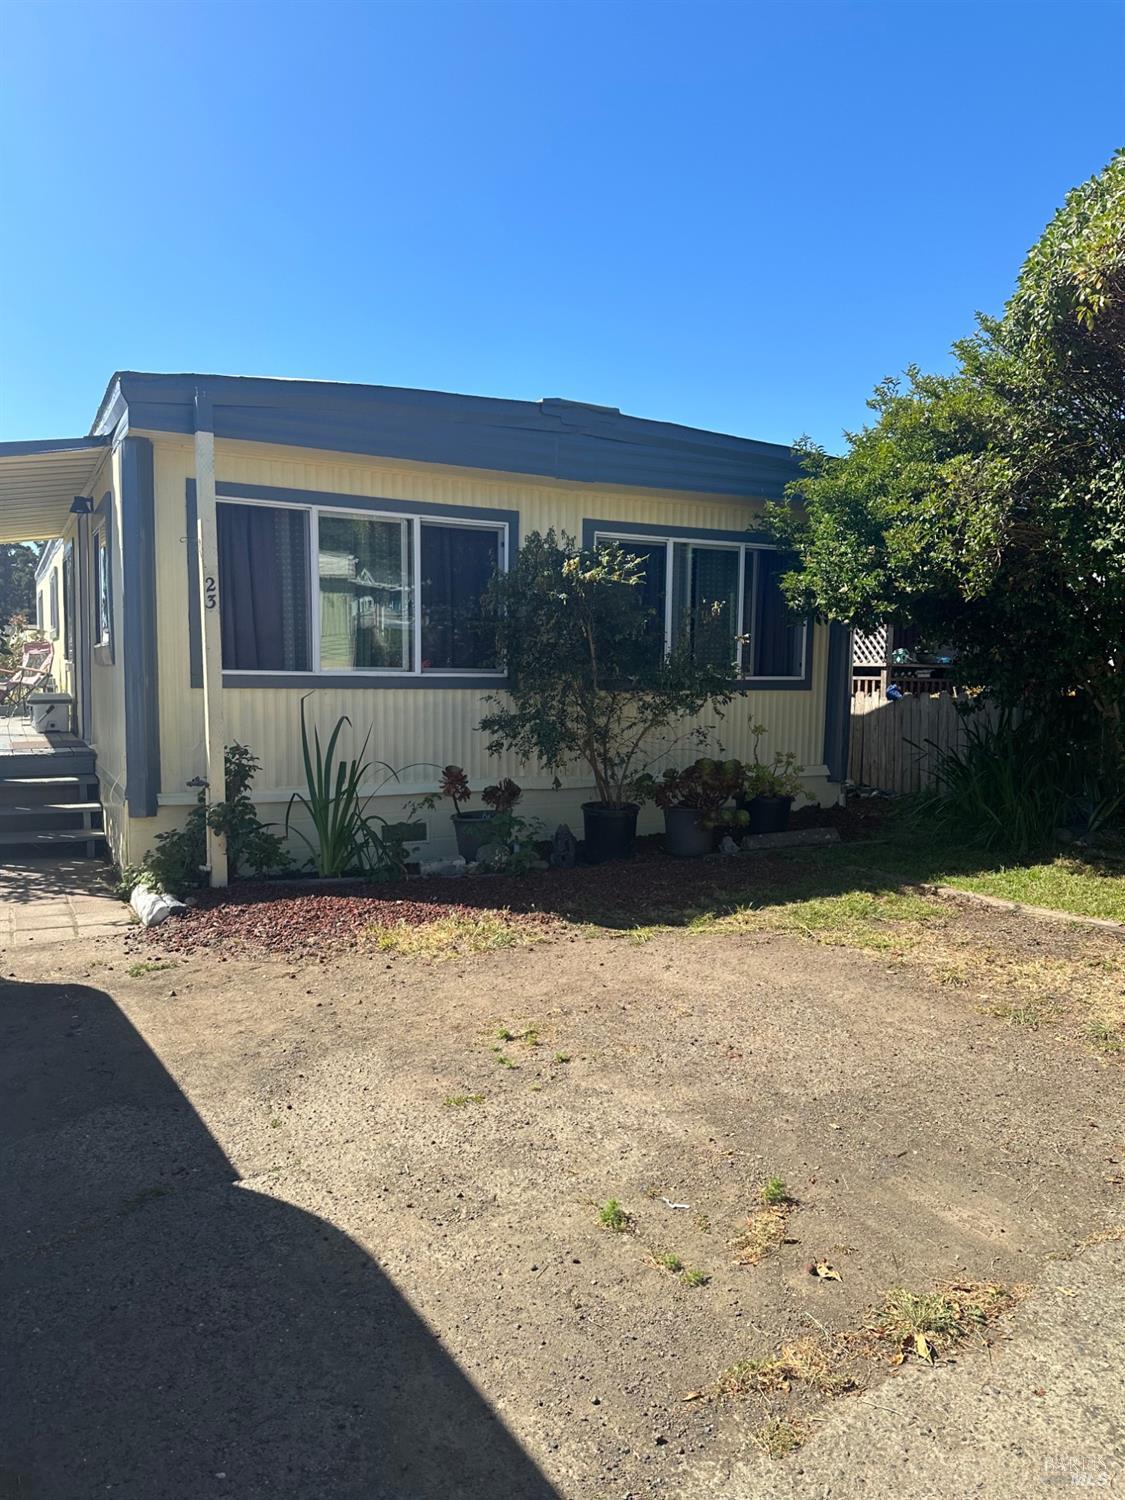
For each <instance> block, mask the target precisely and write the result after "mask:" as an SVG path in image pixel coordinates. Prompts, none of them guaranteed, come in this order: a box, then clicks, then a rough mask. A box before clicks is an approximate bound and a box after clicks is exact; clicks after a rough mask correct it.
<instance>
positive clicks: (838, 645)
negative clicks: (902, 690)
mask: <svg viewBox="0 0 1125 1500" xmlns="http://www.w3.org/2000/svg"><path fill="white" fill-rule="evenodd" d="M796 472H797V465H796V461H795V459H794V457H793V455H792V453H791V452H790V450H789V449H787V448H785V447H781V446H778V445H776V444H771V443H764V442H755V441H752V440H749V439H746V438H741V437H733V436H727V435H724V434H720V433H714V432H708V431H703V430H699V429H695V428H689V427H681V426H676V425H673V424H669V423H664V422H655V421H648V420H643V419H640V418H636V417H631V416H626V415H623V414H622V413H621V412H619V411H617V410H616V409H613V408H607V407H600V406H589V405H584V404H582V403H580V402H573V401H565V400H542V401H508V400H495V399H491V398H483V397H475V396H460V395H451V394H445V393H441V392H435V391H418V390H403V389H394V388H389V387H383V386H360V385H336V384H327V383H317V382H309V381H291V380H276V379H252V378H244V377H232V376H210V375H155V374H141V373H134V372H120V373H118V374H116V375H114V376H113V378H112V380H111V381H110V382H109V386H108V388H107V390H106V393H105V395H104V397H103V399H102V402H101V405H100V406H99V408H98V411H97V414H96V416H95V419H94V422H93V425H92V426H91V429H90V432H89V434H88V435H86V436H84V437H80V438H73V439H53V440H49V441H42V442H20V443H7V444H0V540H4V541H17V540H25V539H32V538H34V539H51V545H50V546H49V547H47V548H45V549H44V552H43V554H42V558H41V562H40V568H39V580H38V588H39V592H40V595H41V600H40V608H41V610H42V614H41V618H40V629H41V630H44V631H46V632H47V633H48V635H49V638H50V639H51V640H52V641H53V643H54V645H55V665H54V670H53V676H54V678H55V682H56V684H57V686H58V687H59V689H60V690H61V691H62V692H64V693H65V694H67V695H68V698H69V699H70V700H71V701H72V705H73V707H72V716H73V717H72V724H71V730H72V733H71V735H70V736H68V737H65V748H66V750H67V752H68V753H69V754H71V755H79V756H88V757H89V765H90V767H91V769H92V771H93V772H94V774H96V776H97V786H98V797H99V799H100V802H101V805H102V808H103V810H104V833H105V839H106V841H107V843H108V847H109V850H110V852H111V853H112V855H113V857H114V858H115V859H116V860H117V861H119V862H121V863H123V864H125V863H136V862H137V861H138V860H140V859H141V857H142V856H143V855H144V853H145V852H146V850H147V849H149V848H150V847H151V845H152V842H153V840H154V838H155V837H156V835H157V834H158V833H159V832H160V831H161V830H163V829H167V828H171V827H173V826H175V825H176V824H177V822H178V821H181V820H182V819H183V817H184V816H185V810H186V808H187V807H188V806H189V805H190V804H191V802H192V801H193V800H194V798H195V796H196V790H195V788H196V787H197V786H198V785H199V784H200V782H201V781H211V782H212V783H213V784H216V785H221V765H222V749H223V745H224V744H230V743H233V742H235V741H237V742H239V743H242V744H245V745H248V746H249V747H250V748H251V750H252V751H253V752H254V754H255V755H257V756H258V758H259V759H260V761H261V765H262V769H261V772H260V774H259V777H258V780H257V783H256V786H255V800H256V801H257V802H258V803H259V804H261V810H262V814H263V816H264V817H266V818H268V819H271V820H272V821H274V822H277V823H280V822H282V821H283V819H284V815H285V809H286V806H287V804H288V802H289V799H290V796H291V794H292V792H293V791H294V790H297V789H299V788H300V787H302V786H303V782H304V778H303V771H302V763H301V742H300V717H299V716H300V705H301V703H302V700H305V701H306V712H307V714H308V715H309V718H310V722H311V723H315V724H317V725H318V726H320V727H321V729H322V731H323V730H325V729H328V728H330V727H331V726H332V725H333V724H334V723H335V722H336V720H337V719H338V718H339V716H340V715H342V714H346V715H347V716H348V717H349V719H350V721H351V726H352V727H351V731H350V738H348V739H346V741H345V743H344V746H343V748H344V749H345V750H346V751H347V752H348V753H354V752H355V751H356V750H358V748H359V744H360V742H361V741H362V740H363V738H364V736H365V735H366V734H367V732H368V730H370V731H371V739H370V753H371V754H373V755H374V756H376V757H378V759H379V760H381V761H384V762H387V763H388V764H390V765H391V766H394V767H397V768H410V767H414V768H415V769H414V770H410V769H406V770H405V771H404V772H403V776H402V779H401V780H400V781H399V782H397V783H393V784H392V786H391V787H389V788H385V789H384V790H383V791H382V792H381V793H380V796H379V799H378V810H379V811H380V812H381V813H383V814H384V815H385V816H388V817H390V818H392V819H396V818H401V817H404V816H405V815H406V809H407V807H408V805H409V803H410V801H411V800H412V798H414V797H415V796H417V795H418V794H420V793H423V792H427V791H431V790H432V789H433V787H434V785H435V783H436V780H437V771H436V769H427V768H428V767H437V766H441V765H444V764H446V763H450V762H455V763H458V764H460V765H462V766H464V767H465V769H466V771H467V772H468V775H469V778H470V781H471V782H472V783H473V785H474V786H475V787H476V788H478V789H479V788H480V787H481V786H483V784H484V783H485V782H486V781H493V780H495V779H496V778H497V776H500V775H512V776H514V777H515V778H516V779H518V780H519V781H520V782H521V784H522V785H523V786H524V788H525V804H524V805H525V807H526V810H527V812H528V813H529V815H532V816H537V817H540V818H542V819H543V820H544V822H545V823H546V824H547V825H548V827H551V828H553V827H554V826H555V825H556V824H558V823H559V822H563V821H566V822H569V823H571V825H572V826H574V827H577V826H579V823H580V815H579V807H580V804H581V803H582V802H583V801H584V800H587V799H588V797H589V795H590V790H589V786H588V785H587V784H586V781H585V778H584V776H583V774H582V772H581V770H580V769H579V768H575V771H574V774H573V775H572V776H571V777H570V778H568V779H567V780H566V781H565V782H564V784H563V785H562V786H561V787H555V786H554V785H553V784H552V783H553V778H552V777H551V776H549V775H547V774H544V773H543V772H541V771H540V770H538V769H537V768H535V767H520V766H517V765H515V764H507V763H498V762H496V761H494V760H493V761H490V760H489V758H488V756H487V753H486V749H485V737H484V736H483V735H482V734H481V733H479V731H478V730H477V724H478V723H479V720H480V717H481V715H482V712H484V711H485V699H486V698H487V696H488V695H490V694H498V693H500V694H502V693H503V691H504V664H503V662H502V661H498V660H496V659H495V656H494V654H493V649H494V648H493V644H492V642H491V638H490V633H489V631H488V630H487V628H486V627H485V624H484V622H483V621H482V619H481V594H482V591H483V589H484V587H485V584H486V583H487V580H488V578H489V576H490V575H491V573H492V571H493V570H494V569H503V568H506V567H507V566H508V563H509V561H510V560H511V558H512V557H513V556H514V555H515V553H516V550H517V549H518V547H519V545H520V538H521V536H526V535H527V534H528V533H529V532H532V531H546V530H547V529H548V528H551V527H553V528H554V529H555V530H556V531H562V532H566V533H569V534H570V535H572V536H574V537H577V538H579V539H581V540H582V541H583V542H585V543H591V542H594V541H596V540H599V539H610V538H613V539H616V540H618V541H620V542H621V543H622V544H623V545H625V546H627V547H629V548H630V549H632V550H633V551H634V552H636V553H637V554H638V555H639V556H641V558H642V561H643V569H644V578H645V584H644V586H645V590H646V597H648V598H650V599H651V604H652V608H653V610H654V612H655V614H656V615H657V617H658V620H659V621H662V622H663V628H664V629H665V631H666V638H667V640H668V641H669V643H670V642H671V640H672V638H673V635H674V632H675V629H676V620H677V618H678V610H679V609H680V607H681V606H683V607H686V608H688V609H691V608H697V607H700V606H702V605H705V604H706V605H708V606H713V607H716V608H718V609H720V610H721V611H723V612H724V615H725V617H726V618H728V619H729V621H730V630H731V636H732V662H736V663H737V666H736V668H735V673H736V675H735V678H734V681H733V685H734V686H735V687H736V688H737V691H738V696H737V697H736V699H735V700H734V702H733V703H732V705H731V707H730V708H729V709H728V710H727V712H726V714H725V716H724V718H723V720H722V722H721V723H720V724H719V725H718V727H717V729H716V748H717V747H718V743H719V742H721V744H722V747H723V749H724V750H725V752H726V753H727V754H729V755H735V756H746V755H748V754H749V751H750V740H749V725H750V723H751V722H752V721H757V722H760V723H762V724H764V725H765V726H766V727H767V730H768V739H767V740H766V742H764V745H763V748H764V749H765V750H766V751H767V752H768V753H771V754H772V753H773V751H775V750H783V751H785V750H792V751H794V752H795V753H796V755H797V758H798V760H799V761H800V762H801V764H802V765H803V766H804V767H805V772H804V775H805V783H806V787H807V789H808V791H809V792H810V794H811V795H812V796H813V797H814V798H815V799H816V800H817V801H819V802H820V803H822V804H829V803H832V802H835V801H836V800H838V798H839V795H840V789H841V783H842V779H843V776H844V774H845V769H846V768H845V756H846V746H847V739H846V733H847V703H848V691H849V674H850V665H851V664H850V658H849V649H850V648H849V642H848V639H847V633H846V632H845V631H842V630H841V629H840V628H839V627H836V626H829V625H826V624H823V623H820V622H816V621H813V620H801V619H794V618H793V617H792V616H791V615H790V613H789V611H788V610H787V608H786V606H785V602H784V599H783V598H782V595H781V592H780V589H779V587H778V576H779V572H780V570H781V569H782V567H783V561H784V560H783V558H782V557H781V555H780V554H779V552H778V551H777V549H776V547H775V546H774V544H773V543H772V542H771V539H770V537H769V536H768V535H767V534H766V533H765V532H764V531H763V529H762V525H761V513H762V508H763V506H764V504H765V502H767V501H769V500H776V499H779V498H780V497H782V495H783V494H784V490H785V486H786V484H787V482H788V481H789V480H791V479H792V478H794V477H795V474H796ZM84 763H85V762H84ZM24 772H25V773H26V767H25V768H24ZM10 774H11V770H10V769H9V770H8V771H4V769H3V767H2V766H0V775H10ZM644 816H645V819H648V820H649V821H648V822H646V821H644V819H643V820H642V831H644V829H645V828H646V827H647V828H655V827H656V822H655V816H656V815H655V813H654V811H653V810H652V809H648V810H646V814H645V815H644ZM418 831H419V835H420V837H421V836H422V835H423V834H424V838H422V845H421V847H422V852H423V853H425V854H427V855H429V854H441V853H444V852H446V851H447V850H448V849H450V848H451V847H452V839H451V830H450V826H449V821H448V818H446V817H445V816H443V815H431V817H430V818H429V819H428V822H427V824H426V826H425V828H424V829H419V830H418ZM212 877H213V879H214V880H215V882H216V883H221V882H222V880H223V878H224V872H223V870H222V869H221V868H218V867H216V868H214V869H213V870H212Z"/></svg>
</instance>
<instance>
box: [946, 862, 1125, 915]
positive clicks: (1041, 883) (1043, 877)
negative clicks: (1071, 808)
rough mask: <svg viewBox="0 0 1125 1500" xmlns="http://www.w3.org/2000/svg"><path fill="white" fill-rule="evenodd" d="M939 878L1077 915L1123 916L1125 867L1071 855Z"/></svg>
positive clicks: (962, 887)
mask: <svg viewBox="0 0 1125 1500" xmlns="http://www.w3.org/2000/svg"><path fill="white" fill-rule="evenodd" d="M937 883H938V884H947V885H955V886H957V887H958V889H959V890H963V891H976V892H978V893H979V894H981V895H982V896H1000V897H1002V898H1003V899H1004V900H1005V901H1022V902H1025V903H1026V904H1027V905H1028V906H1046V907H1050V908H1051V910H1052V911H1065V912H1070V913H1071V914H1072V915H1074V916H1080V917H1108V918H1110V919H1111V920H1112V921H1115V922H1125V870H1123V869H1117V870H1114V869H1112V868H1111V867H1109V866H1106V865H1101V864H1094V863H1091V862H1089V861H1086V860H1082V859H1074V858H1073V857H1070V856H1060V857H1059V858H1058V859H1052V860H1048V861H1046V862H1044V863H1041V864H1033V865H1012V866H1002V867H1001V868H999V869H996V870H987V871H982V872H981V873H979V874H976V875H962V874H952V875H949V876H948V877H947V878H946V879H945V880H944V881H939V882H937Z"/></svg>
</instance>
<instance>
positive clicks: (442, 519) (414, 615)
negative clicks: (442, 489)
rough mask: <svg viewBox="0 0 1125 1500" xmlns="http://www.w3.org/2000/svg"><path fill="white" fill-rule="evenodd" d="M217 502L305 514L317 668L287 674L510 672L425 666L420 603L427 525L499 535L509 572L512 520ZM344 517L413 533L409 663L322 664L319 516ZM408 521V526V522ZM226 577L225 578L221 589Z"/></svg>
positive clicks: (245, 672) (258, 673) (246, 500)
mask: <svg viewBox="0 0 1125 1500" xmlns="http://www.w3.org/2000/svg"><path fill="white" fill-rule="evenodd" d="M216 503H217V504H218V505H220V506H222V505H260V506H264V507H265V508H266V509H267V510H295V511H300V512H301V513H302V514H303V515H304V516H305V517H306V521H305V545H306V550H307V553H308V556H307V559H306V562H307V566H308V590H309V659H310V661H313V662H315V663H316V666H314V667H311V668H309V669H308V670H306V671H301V670H294V671H286V672H285V673H284V675H285V676H287V677H300V678H308V679H309V681H310V682H313V681H315V680H316V679H317V678H318V677H341V676H345V675H346V676H348V677H354V678H357V679H363V678H368V677H381V678H388V677H389V678H394V679H395V680H396V681H400V680H402V679H403V678H411V679H413V678H417V679H418V680H419V681H420V682H425V681H427V680H428V679H430V678H433V677H465V678H469V679H472V678H478V677H489V678H495V679H496V680H497V681H499V680H501V679H502V678H503V677H504V675H505V673H504V668H503V667H430V668H428V669H427V670H425V671H423V669H422V629H421V617H420V605H421V597H422V550H421V543H422V527H423V526H424V525H427V524H428V525H432V526H466V527H469V528H470V529H472V530H475V531H491V532H495V533H497V534H498V535H499V537H500V554H499V562H500V571H501V572H502V573H506V572H507V571H508V561H509V539H508V529H509V528H508V522H507V521H492V520H487V519H482V520H480V521H478V520H476V519H475V518H473V517H469V516H444V515H441V514H440V513H439V512H433V513H426V512H423V511H409V510H377V509H374V508H372V507H370V506H363V507H360V506H354V507H353V506H345V505H302V504H299V503H296V502H294V501H291V500H263V499H259V498H257V497H256V496H255V497H253V498H251V497H249V496H242V495H220V496H219V497H218V500H217V502H216ZM322 515H324V516H343V517H345V518H347V519H349V520H360V521H394V522H396V523H397V524H398V525H399V526H401V527H402V534H403V537H404V538H405V537H406V535H407V531H408V530H409V534H410V543H411V547H412V549H413V553H412V558H413V561H412V567H411V574H412V576H411V580H410V589H411V601H410V602H411V637H412V638H411V665H410V666H409V667H322V666H321V665H320V517H321V516H322ZM404 522H405V523H406V524H405V525H403V523H404ZM221 586H222V580H221V579H220V587H221ZM223 670H224V671H226V672H237V673H238V675H239V676H240V677H276V676H277V675H278V671H277V669H276V668H253V667H224V669H223Z"/></svg>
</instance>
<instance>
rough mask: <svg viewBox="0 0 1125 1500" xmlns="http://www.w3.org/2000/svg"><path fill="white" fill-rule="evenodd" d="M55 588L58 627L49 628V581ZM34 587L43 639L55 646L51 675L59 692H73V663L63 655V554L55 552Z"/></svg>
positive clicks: (64, 599) (64, 607) (64, 598)
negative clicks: (36, 592) (57, 606)
mask: <svg viewBox="0 0 1125 1500" xmlns="http://www.w3.org/2000/svg"><path fill="white" fill-rule="evenodd" d="M52 580H53V581H54V586H55V588H56V590H57V598H58V601H59V614H58V620H59V628H58V630H57V631H56V630H52V629H51V583H52ZM36 589H37V590H38V592H39V594H40V595H41V596H42V599H41V603H40V604H37V606H36V608H37V611H38V610H39V609H41V610H42V620H43V639H44V640H48V641H50V642H51V645H52V646H53V647H54V648H55V654H54V656H52V658H51V676H52V677H53V678H54V679H55V683H56V686H57V687H58V690H59V692H60V693H73V691H74V671H73V664H72V663H71V662H68V661H67V660H66V657H65V655H64V652H65V643H66V595H65V592H64V590H63V555H62V552H61V551H60V552H57V553H56V554H55V556H54V558H53V559H52V560H51V565H50V567H48V569H47V570H46V572H45V573H44V574H43V576H42V577H41V578H40V580H39V582H38V583H37V584H36Z"/></svg>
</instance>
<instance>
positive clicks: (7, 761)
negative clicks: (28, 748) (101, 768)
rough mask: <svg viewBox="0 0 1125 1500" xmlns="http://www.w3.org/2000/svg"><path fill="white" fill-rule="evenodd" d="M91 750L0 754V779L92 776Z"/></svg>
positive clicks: (92, 758) (16, 779) (92, 760)
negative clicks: (42, 753)
mask: <svg viewBox="0 0 1125 1500" xmlns="http://www.w3.org/2000/svg"><path fill="white" fill-rule="evenodd" d="M93 774H94V752H93V751H92V750H83V749H78V750H52V751H51V752H50V754H47V755H39V754H31V755H21V754H19V752H18V751H17V752H15V753H13V754H11V755H0V781H13V780H14V781H24V780H27V779H31V780H37V779H38V778H39V777H40V776H92V775H93Z"/></svg>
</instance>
